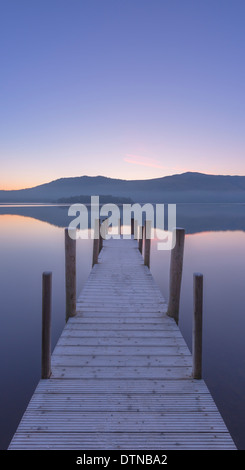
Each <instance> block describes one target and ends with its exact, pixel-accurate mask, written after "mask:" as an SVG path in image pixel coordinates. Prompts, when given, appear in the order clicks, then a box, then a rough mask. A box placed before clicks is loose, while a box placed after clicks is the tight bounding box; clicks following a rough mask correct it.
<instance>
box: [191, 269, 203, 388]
mask: <svg viewBox="0 0 245 470" xmlns="http://www.w3.org/2000/svg"><path fill="white" fill-rule="evenodd" d="M202 312H203V275H202V274H201V273H194V275H193V337H192V357H193V370H192V375H193V378H194V379H201V378H202Z"/></svg>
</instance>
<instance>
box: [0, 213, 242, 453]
mask: <svg viewBox="0 0 245 470" xmlns="http://www.w3.org/2000/svg"><path fill="white" fill-rule="evenodd" d="M215 214H216V216H215ZM205 221H206V222H205ZM68 222H69V219H68V217H67V207H66V208H65V207H63V208H61V207H54V206H49V207H46V206H38V207H35V206H28V207H23V206H20V205H18V207H17V208H16V207H13V206H11V207H6V205H5V207H1V206H0V259H1V264H0V309H1V328H0V353H1V358H2V360H1V365H0V367H1V370H0V374H1V375H0V376H1V388H0V394H1V400H0V415H1V420H0V448H1V449H5V448H7V447H8V444H9V442H10V440H11V437H12V435H13V434H14V432H15V431H16V428H17V426H18V423H19V421H20V419H21V417H22V415H23V412H24V411H25V408H26V406H27V404H28V402H29V400H30V398H31V396H32V393H33V391H34V389H35V388H36V385H37V383H38V381H39V379H40V370H41V283H42V272H43V271H52V272H53V308H52V345H53V347H54V346H55V344H56V342H57V340H58V338H59V336H60V333H61V331H62V329H63V327H64V325H65V281H64V278H65V261H64V226H65V225H67V223H68ZM177 225H179V226H180V225H181V226H184V227H185V228H186V232H187V235H186V240H185V255H184V270H183V282H182V292H181V305H180V329H181V331H182V333H183V336H184V338H185V340H186V342H187V344H188V346H189V348H190V349H191V341H192V311H193V308H192V298H193V297H192V278H193V273H194V272H197V271H198V272H202V273H203V274H204V312H203V315H204V319H203V376H204V379H205V381H206V383H207V385H208V387H209V389H210V391H211V393H212V395H213V397H214V399H215V401H216V404H217V406H218V408H219V410H220V412H221V414H222V416H223V418H224V420H225V422H226V424H227V426H228V429H229V431H230V433H231V435H232V437H233V439H234V441H235V443H236V445H237V446H238V448H239V449H245V406H244V404H245V403H244V402H245V398H244V397H245V394H244V391H245V342H244V331H245V231H244V230H245V206H244V205H241V204H238V205H237V204H233V205H231V204H228V205H225V204H221V205H214V204H212V205H206V204H203V205H183V206H182V207H179V208H178V210H177ZM205 227H206V230H205ZM91 260H92V241H91V240H78V242H77V290H78V293H80V291H81V289H82V286H83V284H84V282H85V280H86V279H87V276H88V274H89V272H90V270H91ZM169 261H170V252H169V251H166V252H165V251H157V247H156V241H155V240H154V241H153V242H152V250H151V271H152V274H153V276H154V278H155V280H156V282H157V284H158V285H159V287H160V289H161V290H162V292H163V295H164V297H165V298H166V300H167V298H168V281H169Z"/></svg>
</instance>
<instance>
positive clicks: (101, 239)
mask: <svg viewBox="0 0 245 470" xmlns="http://www.w3.org/2000/svg"><path fill="white" fill-rule="evenodd" d="M100 228H101V222H100V221H99V237H100V238H99V240H100V242H99V253H100V252H101V250H102V248H103V238H102V235H101V233H100Z"/></svg>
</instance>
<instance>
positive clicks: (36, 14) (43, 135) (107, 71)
mask: <svg viewBox="0 0 245 470" xmlns="http://www.w3.org/2000/svg"><path fill="white" fill-rule="evenodd" d="M0 68H1V70H0V163H1V167H0V168H1V176H0V188H1V189H16V188H23V187H30V186H35V185H37V184H40V183H43V182H47V181H50V180H54V179H57V178H60V177H65V176H80V175H84V174H87V175H91V176H94V175H98V174H100V175H105V176H111V177H117V178H126V179H136V178H139V179H141V178H142V179H143V178H153V177H160V176H165V175H169V174H174V173H183V172H184V171H200V172H204V173H214V174H241V175H245V92H244V88H245V1H244V0H35V1H33V0H0Z"/></svg>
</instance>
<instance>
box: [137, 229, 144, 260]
mask: <svg viewBox="0 0 245 470" xmlns="http://www.w3.org/2000/svg"><path fill="white" fill-rule="evenodd" d="M142 246H143V227H142V226H141V225H139V227H138V248H139V252H140V253H141V254H142Z"/></svg>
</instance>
